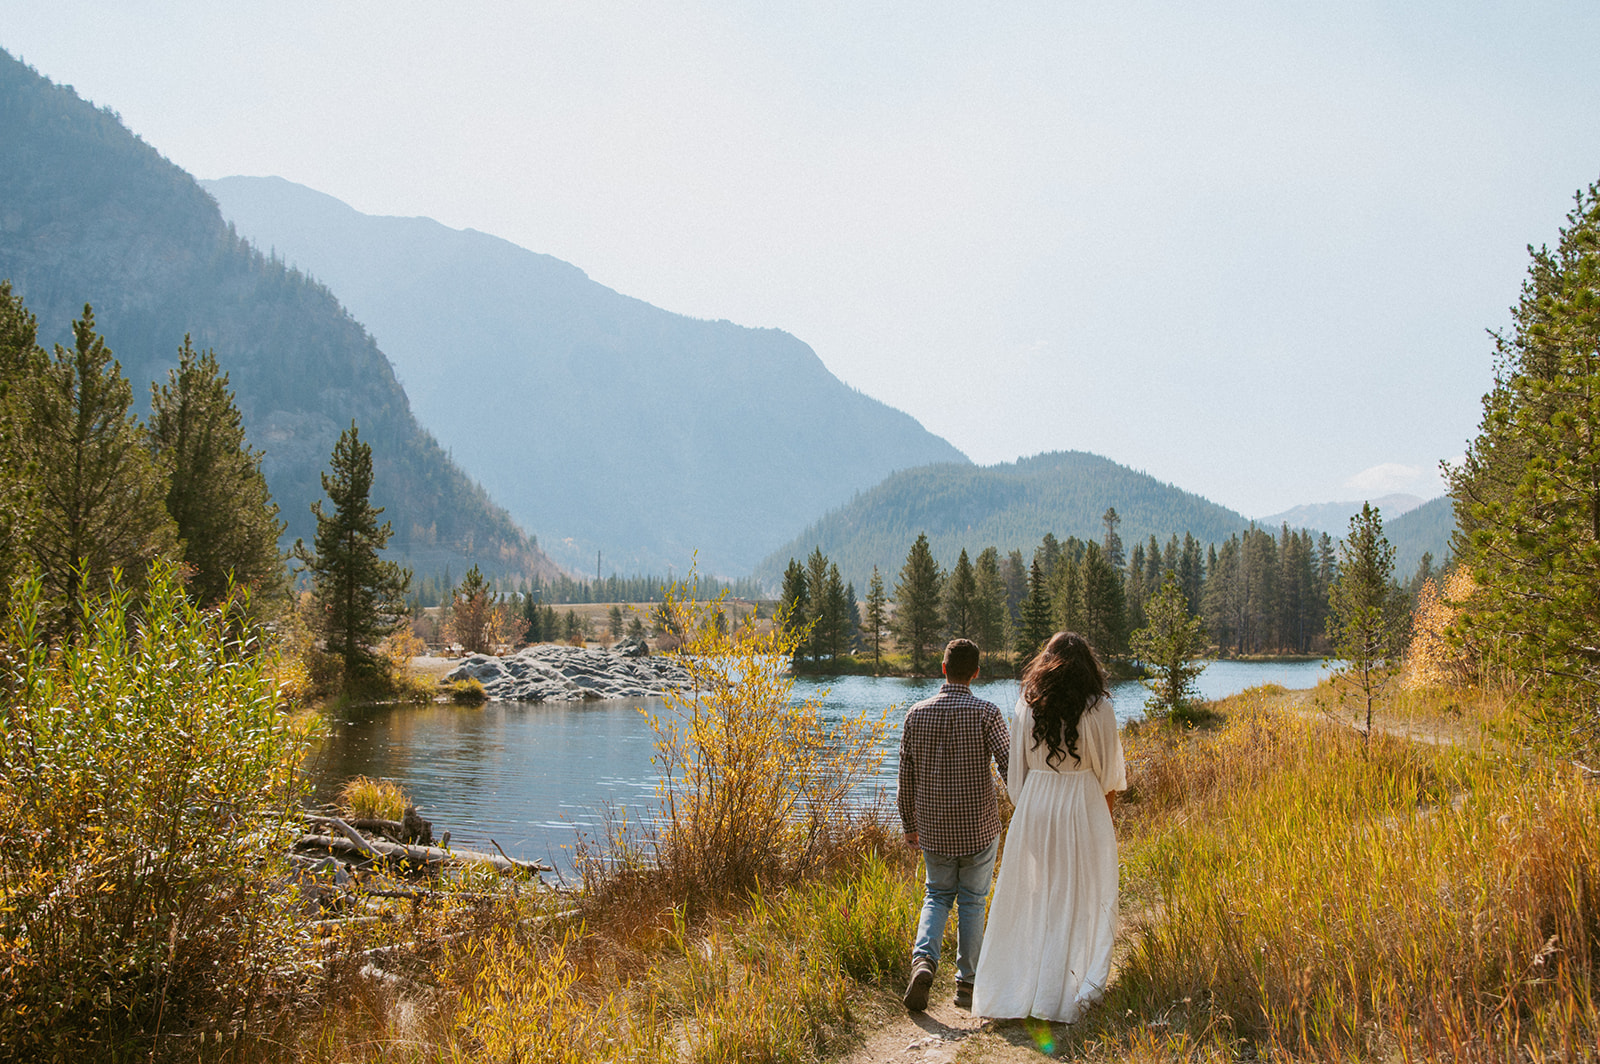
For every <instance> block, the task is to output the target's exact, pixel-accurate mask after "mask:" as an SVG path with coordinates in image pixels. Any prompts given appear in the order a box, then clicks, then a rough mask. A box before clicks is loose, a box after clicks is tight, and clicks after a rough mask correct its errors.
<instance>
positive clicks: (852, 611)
mask: <svg viewBox="0 0 1600 1064" xmlns="http://www.w3.org/2000/svg"><path fill="white" fill-rule="evenodd" d="M844 601H845V631H844V648H845V652H846V653H848V654H854V653H855V652H856V650H857V649H858V648H860V646H861V603H859V602H857V601H856V585H855V582H854V581H851V582H850V583H848V584H846V585H845V586H844Z"/></svg>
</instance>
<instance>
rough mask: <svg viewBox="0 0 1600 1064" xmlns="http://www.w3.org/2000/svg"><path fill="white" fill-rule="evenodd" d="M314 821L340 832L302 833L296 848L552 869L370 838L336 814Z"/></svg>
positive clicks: (511, 869)
mask: <svg viewBox="0 0 1600 1064" xmlns="http://www.w3.org/2000/svg"><path fill="white" fill-rule="evenodd" d="M306 820H308V821H309V822H311V823H313V824H317V825H321V826H324V827H328V828H332V829H333V830H334V831H336V832H338V835H302V836H300V838H299V840H298V841H297V842H296V843H295V848H296V849H322V850H326V851H328V852H330V853H345V854H352V853H353V854H356V855H359V856H361V857H365V858H367V859H369V860H373V861H387V862H389V863H391V864H400V863H406V864H410V865H414V866H416V867H419V868H422V867H428V866H432V865H444V864H451V863H458V864H479V865H487V866H488V867H490V868H493V869H494V870H495V871H497V872H504V873H507V874H515V873H518V872H534V873H538V872H550V871H553V869H552V868H551V867H550V866H549V865H546V864H542V863H540V862H538V861H519V860H516V859H515V858H512V857H505V856H497V855H495V854H492V853H480V852H478V851H476V850H446V849H441V848H440V847H438V846H408V845H406V844H404V843H398V842H387V841H383V840H378V839H369V838H367V837H366V836H364V835H362V834H361V832H359V831H357V830H356V829H355V828H353V827H351V826H350V825H349V824H348V823H347V822H346V821H344V820H342V819H340V818H339V817H336V816H310V815H308V816H307V817H306Z"/></svg>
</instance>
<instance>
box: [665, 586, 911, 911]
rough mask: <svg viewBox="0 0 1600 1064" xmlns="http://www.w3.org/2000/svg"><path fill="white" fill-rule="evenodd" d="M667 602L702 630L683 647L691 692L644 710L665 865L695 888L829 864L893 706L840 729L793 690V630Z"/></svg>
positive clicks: (749, 882)
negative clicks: (741, 628)
mask: <svg viewBox="0 0 1600 1064" xmlns="http://www.w3.org/2000/svg"><path fill="white" fill-rule="evenodd" d="M714 606H715V604H713V608H714ZM662 609H663V610H665V611H668V613H669V614H670V618H671V621H672V624H673V626H675V627H676V628H677V630H679V631H682V632H689V633H694V634H693V635H692V636H689V637H688V638H687V639H686V640H685V642H684V643H683V644H682V645H681V647H680V648H679V649H678V650H677V651H675V652H674V653H675V654H676V656H677V657H678V659H679V661H681V662H682V664H683V665H684V667H685V668H686V669H687V670H688V672H689V674H690V682H689V687H688V690H686V691H681V692H677V693H673V694H669V695H668V696H667V697H666V700H665V701H666V703H667V711H666V712H665V713H659V714H657V713H651V712H650V711H649V710H643V711H642V712H645V713H646V714H647V715H649V717H650V724H651V727H652V728H653V729H654V730H655V733H656V750H657V762H658V763H659V765H660V766H661V771H662V782H661V785H660V794H661V805H662V813H663V823H662V827H661V838H660V843H661V851H662V852H661V860H662V863H663V866H664V868H665V870H666V871H667V873H668V874H669V875H670V876H672V877H673V878H674V879H675V880H676V881H677V882H678V884H679V885H680V889H681V890H682V891H684V892H685V893H686V894H687V895H689V896H694V895H696V894H703V893H709V894H712V895H717V894H722V893H724V892H726V891H729V890H742V889H747V888H750V887H753V886H755V885H756V884H757V883H760V882H766V883H772V882H776V881H782V880H784V879H787V878H790V877H793V876H795V875H798V874H802V873H804V872H805V871H808V870H810V869H814V868H817V867H819V866H822V865H825V864H826V863H827V861H828V857H829V853H830V851H831V849H832V848H833V847H834V846H835V845H836V844H837V843H838V842H839V841H840V840H841V839H843V838H845V837H847V836H848V835H849V834H850V825H851V823H852V822H853V819H854V817H853V813H852V791H854V790H855V788H856V787H857V786H858V785H859V784H860V783H861V782H862V781H863V780H865V779H867V778H870V776H871V775H872V773H873V772H875V771H876V769H877V767H878V764H879V763H880V762H881V761H882V758H883V749H882V745H881V744H882V738H883V734H884V730H885V728H886V714H885V715H883V716H879V717H877V718H876V719H873V718H869V717H859V718H855V719H851V720H844V721H841V722H839V723H838V724H837V725H835V726H833V727H832V728H830V727H828V726H827V725H825V724H824V722H823V719H822V715H821V708H822V707H821V703H820V701H819V700H818V699H814V698H813V699H807V700H804V701H795V700H794V699H793V698H792V691H793V681H792V679H791V677H790V675H789V671H788V668H787V665H788V662H789V660H790V658H791V657H792V656H793V652H794V649H795V648H794V642H793V638H792V637H791V636H788V635H785V634H784V633H783V632H782V631H780V630H776V629H774V630H772V631H768V632H766V633H763V634H758V635H755V636H753V637H752V636H749V635H748V634H746V635H743V636H741V637H739V638H735V637H734V636H732V635H730V634H729V633H728V632H727V631H726V630H723V629H719V628H718V627H717V626H716V625H713V624H704V623H701V622H702V621H703V619H704V615H706V614H707V613H708V612H709V611H708V609H707V607H706V606H704V605H702V604H698V603H694V602H690V601H683V600H680V599H679V598H678V597H677V596H676V594H675V593H671V592H669V594H668V596H667V600H666V601H665V602H664V603H663V604H662Z"/></svg>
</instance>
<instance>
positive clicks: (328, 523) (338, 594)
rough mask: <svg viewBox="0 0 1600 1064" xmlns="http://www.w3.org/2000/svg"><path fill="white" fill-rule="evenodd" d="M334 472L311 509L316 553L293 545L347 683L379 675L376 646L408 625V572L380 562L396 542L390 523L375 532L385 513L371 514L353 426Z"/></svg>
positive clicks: (343, 436) (364, 451) (368, 459)
mask: <svg viewBox="0 0 1600 1064" xmlns="http://www.w3.org/2000/svg"><path fill="white" fill-rule="evenodd" d="M331 470H332V471H331V472H330V473H324V474H322V490H323V491H325V492H327V494H328V499H329V501H330V502H332V503H333V512H332V513H331V514H330V513H327V512H325V511H324V510H323V507H322V501H321V500H320V499H319V500H318V501H316V502H314V503H312V504H311V512H312V513H313V514H314V515H316V518H317V534H316V539H315V540H314V545H315V549H314V550H308V549H307V548H306V546H305V543H304V542H303V541H301V540H296V541H295V544H294V552H293V553H294V557H295V559H296V560H297V561H299V562H300V564H301V567H302V569H303V570H304V571H306V572H309V573H310V574H311V603H312V615H313V625H314V627H315V629H316V631H317V632H318V634H319V635H321V636H322V638H323V641H324V643H325V644H326V646H327V648H328V650H330V651H331V652H333V653H335V654H338V655H339V657H340V658H341V659H342V660H343V661H344V667H345V677H346V682H350V681H353V680H355V679H358V678H361V677H366V676H371V675H374V674H377V673H379V672H380V671H381V668H382V665H383V658H382V657H381V655H378V654H376V653H374V651H373V648H374V647H375V646H376V644H377V643H378V642H379V641H380V640H381V639H383V638H384V637H385V636H387V635H389V634H390V633H391V632H393V631H395V630H396V629H398V628H400V627H401V626H402V625H403V624H405V620H406V604H405V595H406V590H407V588H408V587H409V586H410V584H411V571H410V570H409V569H402V568H401V567H400V566H399V565H397V564H395V563H394V562H390V561H384V560H383V559H382V558H380V557H378V552H379V551H381V550H383V548H384V546H385V545H386V544H387V543H388V542H389V537H390V536H391V535H393V534H394V530H393V529H392V528H391V527H390V525H389V522H387V521H385V522H384V523H383V524H381V525H380V524H378V515H380V514H382V513H383V508H382V507H374V506H373V505H372V504H371V501H370V499H369V495H370V493H371V491H372V448H371V447H369V446H367V445H366V444H365V443H362V442H361V435H360V432H359V431H358V430H357V428H356V425H355V422H353V421H352V422H351V423H350V427H349V428H348V429H346V430H345V431H343V432H341V433H340V434H339V440H338V442H337V443H335V444H334V445H333V458H332V462H331Z"/></svg>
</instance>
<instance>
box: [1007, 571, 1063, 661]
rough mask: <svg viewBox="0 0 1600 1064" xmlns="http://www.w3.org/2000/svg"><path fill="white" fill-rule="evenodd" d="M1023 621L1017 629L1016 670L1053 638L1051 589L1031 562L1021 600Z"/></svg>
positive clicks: (1042, 572)
mask: <svg viewBox="0 0 1600 1064" xmlns="http://www.w3.org/2000/svg"><path fill="white" fill-rule="evenodd" d="M1020 612H1021V614H1022V620H1021V624H1020V625H1019V627H1018V629H1017V667H1018V668H1019V669H1020V668H1021V667H1022V666H1024V665H1026V664H1027V663H1028V662H1030V661H1032V660H1033V656H1034V655H1035V654H1037V653H1038V652H1039V648H1040V647H1042V646H1044V644H1045V642H1046V640H1048V639H1049V638H1050V637H1051V636H1052V635H1054V634H1055V630H1056V629H1055V625H1054V623H1052V614H1053V612H1054V611H1053V610H1052V609H1051V603H1050V586H1049V583H1048V582H1047V581H1046V579H1045V575H1044V566H1042V565H1040V564H1039V559H1038V558H1034V559H1033V564H1032V565H1031V566H1029V568H1028V597H1027V598H1025V599H1023V600H1022V609H1021V611H1020Z"/></svg>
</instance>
